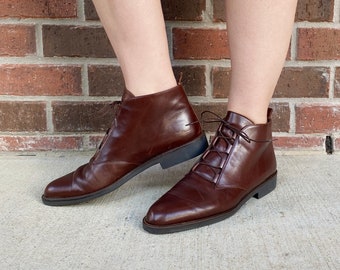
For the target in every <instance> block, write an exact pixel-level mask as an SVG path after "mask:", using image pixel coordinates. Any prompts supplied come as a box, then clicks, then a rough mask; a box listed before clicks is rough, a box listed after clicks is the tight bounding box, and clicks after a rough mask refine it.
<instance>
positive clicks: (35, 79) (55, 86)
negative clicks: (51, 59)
mask: <svg viewBox="0 0 340 270" xmlns="http://www.w3.org/2000/svg"><path fill="white" fill-rule="evenodd" d="M80 73H81V68H80V66H51V65H0V95H16V96H39V95H43V96H50V95H51V96H63V95H80V94H81V92H82V89H81V74H80Z"/></svg>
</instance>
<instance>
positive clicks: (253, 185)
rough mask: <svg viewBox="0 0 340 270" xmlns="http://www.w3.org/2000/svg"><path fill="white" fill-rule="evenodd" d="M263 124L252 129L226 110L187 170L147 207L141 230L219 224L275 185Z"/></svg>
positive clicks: (267, 131)
mask: <svg viewBox="0 0 340 270" xmlns="http://www.w3.org/2000/svg"><path fill="white" fill-rule="evenodd" d="M271 112H272V110H271V109H269V110H268V122H267V123H266V124H261V125H255V124H254V123H253V122H251V121H250V120H249V119H247V118H246V117H244V116H242V115H239V114H237V113H234V112H228V114H227V116H226V118H224V119H220V120H219V121H220V122H221V124H220V126H219V128H218V130H217V132H216V136H215V138H214V140H213V142H212V143H211V144H210V146H209V147H208V149H207V150H206V151H205V152H204V154H203V155H202V157H201V159H200V160H199V161H198V163H196V164H195V165H194V167H193V168H192V169H191V171H190V172H189V173H188V174H187V175H186V176H185V177H184V178H183V179H182V180H181V181H179V182H178V183H177V184H176V185H175V186H174V187H173V188H172V189H171V190H170V191H168V192H167V193H166V194H165V195H163V196H162V197H161V198H160V199H159V200H158V201H157V202H155V203H154V204H153V205H152V206H151V208H150V209H149V211H148V213H147V215H146V217H145V218H144V220H143V227H144V229H145V230H147V231H148V232H150V233H156V234H161V233H172V232H177V231H183V230H188V229H192V228H197V227H200V226H204V225H208V224H211V223H215V222H218V221H221V220H223V219H225V218H228V217H230V216H231V215H233V214H234V213H235V212H236V211H237V210H238V209H239V208H240V207H241V206H242V205H243V204H244V203H245V202H246V201H247V200H249V199H250V198H251V197H255V198H257V199H259V198H261V197H263V196H264V195H266V194H268V193H269V192H271V191H272V190H274V188H275V186H276V174H277V172H276V159H275V154H274V149H273V144H272V135H271Z"/></svg>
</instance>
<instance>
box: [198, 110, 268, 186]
mask: <svg viewBox="0 0 340 270" xmlns="http://www.w3.org/2000/svg"><path fill="white" fill-rule="evenodd" d="M208 113H209V114H211V115H212V116H213V117H212V118H206V119H204V115H205V114H208ZM200 122H203V124H204V123H220V126H219V128H218V129H217V132H216V135H215V137H214V139H213V141H212V143H211V144H210V146H209V147H208V149H207V150H206V151H205V153H204V154H203V155H202V157H201V158H200V160H199V161H198V162H197V163H196V164H195V165H194V167H193V168H192V170H191V171H192V172H193V173H195V174H197V175H199V176H200V177H202V178H204V179H206V180H208V181H211V182H213V181H214V180H215V179H216V176H217V175H219V174H220V173H221V171H222V168H223V166H224V163H225V160H226V159H227V157H228V155H229V152H230V150H231V148H232V145H233V144H234V142H235V140H236V138H237V137H241V138H242V139H244V140H245V141H246V142H247V143H251V142H269V141H271V140H263V141H262V140H261V141H259V140H254V139H252V138H250V137H249V136H248V135H247V134H246V133H245V132H244V131H242V130H240V129H238V128H236V127H235V126H233V125H232V124H230V123H229V122H227V121H226V120H225V119H223V118H222V117H220V116H219V115H217V114H216V113H214V112H211V111H203V112H202V113H201V121H200ZM221 141H224V142H225V143H226V146H225V147H221V144H222V143H221ZM213 153H216V154H217V155H218V157H219V160H218V165H216V158H215V157H214V158H213V159H214V162H213V161H212V160H209V157H211V155H213ZM212 163H215V165H214V164H212ZM203 168H204V171H201V169H203ZM209 172H210V173H209ZM211 173H212V174H211ZM208 178H209V179H208Z"/></svg>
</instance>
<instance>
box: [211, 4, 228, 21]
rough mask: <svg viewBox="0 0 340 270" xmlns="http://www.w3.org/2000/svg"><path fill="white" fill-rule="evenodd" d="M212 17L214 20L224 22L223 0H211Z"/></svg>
mask: <svg viewBox="0 0 340 270" xmlns="http://www.w3.org/2000/svg"><path fill="white" fill-rule="evenodd" d="M213 12H214V13H213V18H214V21H215V22H225V21H226V17H225V0H214V1H213Z"/></svg>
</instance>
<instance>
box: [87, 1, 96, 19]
mask: <svg viewBox="0 0 340 270" xmlns="http://www.w3.org/2000/svg"><path fill="white" fill-rule="evenodd" d="M84 9H85V18H86V20H99V17H98V14H97V11H96V9H95V7H94V5H93V2H92V0H84Z"/></svg>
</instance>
